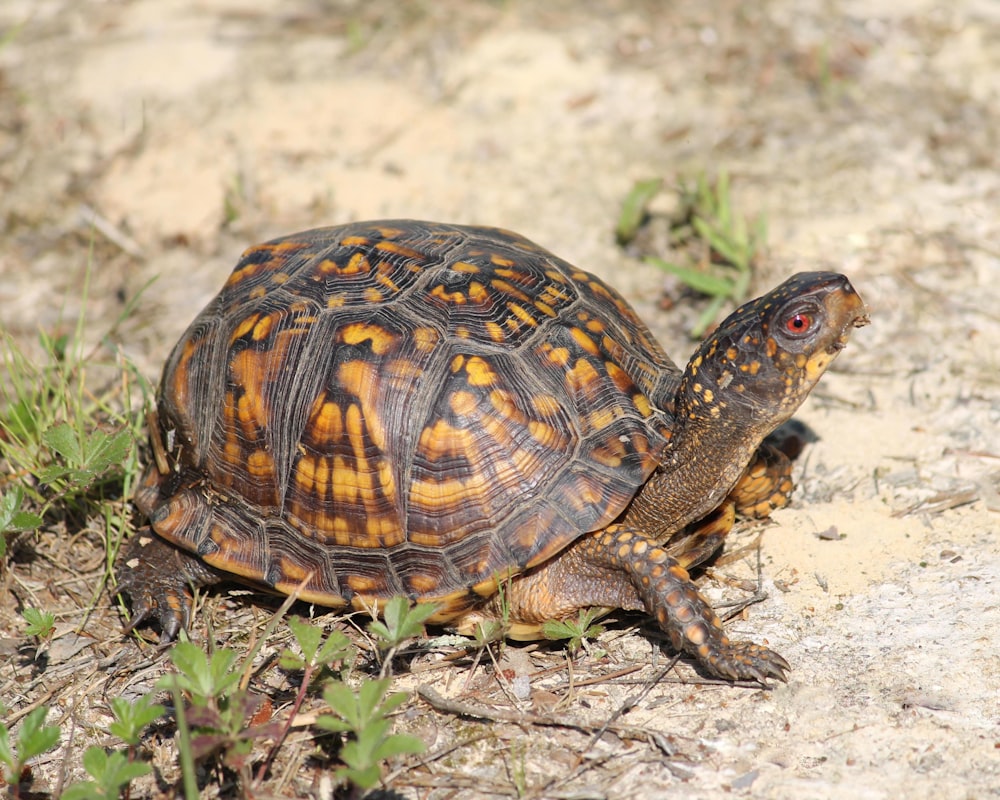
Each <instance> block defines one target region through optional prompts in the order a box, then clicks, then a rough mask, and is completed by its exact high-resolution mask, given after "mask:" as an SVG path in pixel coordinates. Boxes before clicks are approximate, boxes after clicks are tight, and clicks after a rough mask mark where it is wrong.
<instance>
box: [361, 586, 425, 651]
mask: <svg viewBox="0 0 1000 800" xmlns="http://www.w3.org/2000/svg"><path fill="white" fill-rule="evenodd" d="M437 610H438V606H437V605H436V604H434V603H418V604H417V605H415V606H413V607H412V608H411V607H410V604H409V601H408V600H407V599H406V598H405V597H393V598H392V599H391V600H389V602H387V603H386V604H385V607H384V608H383V609H382V617H383V619H384V620H385V622H384V623H383V622H380V621H379V620H372V621H371V622H370V623H369V625H368V630H369V632H370V633H371V634H372V635H373V636H375V637H376V638H378V639H379V640H380V642H381V644H382V645H383V646H384V647H387V648H391V647H399V645H401V644H402V643H403V642H405V641H406V640H407V639H412V638H413V637H415V636H420V635H421V634H422V633H423V632H424V622H426V621H427V619H428V618H429V617H431V616H432V615H433V614H434V612H436V611H437Z"/></svg>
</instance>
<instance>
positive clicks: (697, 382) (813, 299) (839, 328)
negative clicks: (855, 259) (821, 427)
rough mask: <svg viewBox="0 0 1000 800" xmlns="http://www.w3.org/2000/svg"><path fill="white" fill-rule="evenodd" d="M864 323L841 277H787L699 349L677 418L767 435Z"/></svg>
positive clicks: (688, 371) (681, 392) (811, 274)
mask: <svg viewBox="0 0 1000 800" xmlns="http://www.w3.org/2000/svg"><path fill="white" fill-rule="evenodd" d="M868 321H869V320H868V311H867V309H866V308H865V304H864V302H863V301H862V300H861V298H860V297H859V296H858V293H857V292H855V291H854V287H853V286H851V283H850V281H848V280H847V278H845V277H844V276H843V275H838V274H837V273H834V272H800V273H799V274H797V275H793V276H792V277H791V278H789V279H788V280H786V281H785V282H784V283H782V284H781V285H780V286H778V287H777V288H775V289H773V290H771V291H770V292H768V293H767V294H766V295H764V296H763V297H759V298H757V299H756V300H751V301H750V302H748V303H745V304H744V305H742V306H741V307H740V308H738V309H736V311H734V312H733V313H732V314H730V315H729V317H727V318H726V319H725V321H723V322H722V324H721V325H719V327H718V328H717V329H716V331H715V332H714V333H713V334H712V335H711V336H709V337H708V338H707V339H706V340H705V341H704V342H703V343H702V345H701V347H699V348H698V351H697V352H696V353H695V354H694V356H693V357H692V359H691V361H690V362H689V363H688V366H687V369H686V371H685V373H684V377H683V379H682V381H681V386H680V389H679V393H678V401H679V402H678V409H677V410H678V413H679V414H680V415H683V416H684V417H687V419H688V420H689V421H693V422H697V421H699V420H700V421H706V422H709V423H713V424H720V423H721V424H722V425H723V426H724V427H730V426H734V427H738V428H740V429H742V430H743V431H746V432H748V433H749V432H751V431H752V432H753V434H756V435H758V436H760V437H763V436H766V435H767V434H768V433H770V432H771V431H772V430H774V428H776V427H777V426H778V425H780V424H781V423H782V422H784V421H785V420H787V419H788V418H789V417H791V415H792V414H793V413H794V412H795V410H796V409H797V408H798V407H799V405H800V404H801V403H802V401H803V400H804V399H805V398H806V395H808V394H809V392H810V391H811V390H812V388H813V387H814V386H815V385H816V382H817V381H818V380H819V379H820V376H822V374H823V373H824V372H825V371H826V368H827V367H828V366H830V363H831V362H832V361H833V359H834V358H836V357H837V354H838V353H839V352H840V351H841V350H842V349H843V348H844V345H846V344H847V339H848V337H849V336H850V333H851V329H852V328H858V327H861V326H862V325H867V324H868ZM754 446H756V445H754Z"/></svg>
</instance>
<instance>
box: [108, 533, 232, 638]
mask: <svg viewBox="0 0 1000 800" xmlns="http://www.w3.org/2000/svg"><path fill="white" fill-rule="evenodd" d="M116 578H117V580H118V591H120V592H123V593H125V594H127V595H128V596H129V599H130V600H131V601H132V617H131V619H130V620H129V624H128V629H129V630H131V629H133V628H135V627H136V626H137V625H139V624H140V623H142V622H144V621H146V620H148V619H151V618H155V619H156V621H157V622H158V623H159V625H160V634H161V639H162V640H163V641H165V642H169V641H172V640H174V639H176V638H177V634H179V633H180V631H181V629H182V628H183V629H185V630H186V629H187V627H188V624H189V623H190V621H191V602H192V597H191V590H192V589H198V588H200V587H202V586H209V585H211V584H213V583H218V582H219V581H220V580H221V579H222V575H221V574H220V573H219V572H218V570H215V569H213V568H212V567H210V566H208V565H207V564H206V563H205V562H204V561H202V560H201V559H199V558H195V557H194V556H192V555H191V554H190V553H187V552H185V551H183V550H179V549H178V548H176V547H173V546H172V545H169V544H167V543H166V542H165V541H164V540H163V539H161V538H160V537H159V536H157V535H156V534H155V533H153V532H152V531H151V530H150V529H149V528H142V529H141V530H140V531H139V532H138V533H136V535H135V536H133V537H132V538H131V539H129V541H128V543H127V544H126V545H125V548H124V549H123V550H122V552H121V554H120V555H119V559H118V565H117V569H116Z"/></svg>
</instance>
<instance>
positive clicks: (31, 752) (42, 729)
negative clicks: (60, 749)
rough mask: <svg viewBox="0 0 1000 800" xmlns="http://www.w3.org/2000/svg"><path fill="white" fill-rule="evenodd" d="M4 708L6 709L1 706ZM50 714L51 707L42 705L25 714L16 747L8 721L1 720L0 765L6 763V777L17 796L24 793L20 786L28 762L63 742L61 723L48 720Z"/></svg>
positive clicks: (4, 771)
mask: <svg viewBox="0 0 1000 800" xmlns="http://www.w3.org/2000/svg"><path fill="white" fill-rule="evenodd" d="M0 711H4V712H5V711H6V709H2V708H0ZM48 714H49V710H48V708H46V707H45V706H40V707H39V708H36V709H34V710H33V711H31V712H30V713H29V714H28V715H27V716H26V717H25V718H24V721H23V722H22V723H21V728H20V729H19V730H18V732H17V737H16V747H15V746H14V745H12V743H11V739H10V730H9V729H8V727H7V725H6V724H4V723H3V722H0V765H3V777H4V780H5V781H6V782H7V784H8V785H9V786H10V787H11V791H12V793H13V796H14V797H15V798H17V797H20V794H19V791H18V786H19V784H20V782H21V776H22V775H23V774H24V770H25V767H27V765H28V762H29V761H30V760H31V759H33V758H35V757H36V756H40V755H41V754H42V753H47V752H48V751H49V750H52V749H53V748H54V747H55V746H56V744H58V742H59V734H60V731H59V727H58V726H57V725H46V724H45V718H46V717H47V716H48Z"/></svg>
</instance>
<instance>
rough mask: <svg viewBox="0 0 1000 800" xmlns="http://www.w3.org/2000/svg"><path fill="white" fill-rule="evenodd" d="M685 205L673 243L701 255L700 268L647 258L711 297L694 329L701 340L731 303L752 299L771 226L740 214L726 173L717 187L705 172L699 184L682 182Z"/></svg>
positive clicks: (674, 230) (682, 198)
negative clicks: (755, 268)
mask: <svg viewBox="0 0 1000 800" xmlns="http://www.w3.org/2000/svg"><path fill="white" fill-rule="evenodd" d="M681 206H682V213H681V214H680V215H679V218H678V224H676V225H675V226H674V228H673V230H672V239H673V240H674V241H675V242H676V243H678V244H679V245H682V246H685V245H686V246H688V247H692V248H693V249H694V250H695V251H696V252H698V253H699V258H698V263H697V266H685V265H680V264H676V263H673V262H669V261H665V260H664V259H662V258H657V257H655V256H651V257H649V258H648V259H647V260H648V261H649V263H651V264H654V265H656V266H657V267H659V268H660V269H663V270H665V271H667V272H670V273H671V274H673V275H676V276H677V277H678V278H680V280H681V281H683V282H684V283H685V284H687V285H688V286H690V287H691V288H692V289H694V290H695V291H697V292H701V293H702V294H705V295H708V297H709V298H710V302H709V304H708V306H707V307H706V308H705V310H704V311H703V312H702V313H701V315H700V316H699V318H698V321H697V322H696V323H695V326H694V328H692V330H691V335H692V336H694V337H696V338H700V337H701V336H703V335H704V333H705V331H706V330H707V329H708V327H709V326H710V325H711V324H712V323H713V322H714V321H715V319H716V318H717V317H718V315H719V312H720V311H721V310H722V308H723V306H724V305H725V304H726V303H727V302H733V303H739V302H741V301H742V300H743V299H745V298H746V295H747V292H748V290H749V288H750V278H751V272H752V269H753V265H754V259H755V258H756V257H757V255H758V253H759V252H760V250H761V249H762V248H763V246H764V244H765V242H766V241H767V222H766V219H765V217H764V216H763V215H760V216H758V217H757V218H756V219H755V220H754V221H753V222H752V223H749V222H747V220H746V218H744V217H742V216H740V215H738V214H736V213H734V211H733V207H732V199H731V196H730V190H729V176H728V174H727V173H726V172H725V171H723V172H720V173H719V176H718V178H716V180H715V182H714V183H713V182H711V181H709V179H708V178H707V177H706V176H705V175H704V174H701V175H699V176H698V178H697V180H696V181H695V182H694V184H693V185H692V184H691V183H682V184H681Z"/></svg>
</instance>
